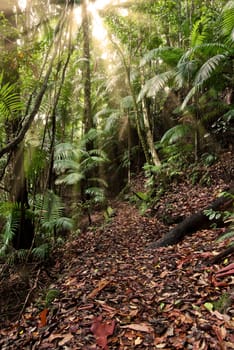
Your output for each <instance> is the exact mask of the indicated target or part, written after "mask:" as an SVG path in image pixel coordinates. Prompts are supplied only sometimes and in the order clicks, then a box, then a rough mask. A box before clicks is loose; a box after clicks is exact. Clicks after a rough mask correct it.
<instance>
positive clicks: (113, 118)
mask: <svg viewBox="0 0 234 350" xmlns="http://www.w3.org/2000/svg"><path fill="white" fill-rule="evenodd" d="M120 117H121V113H120V110H116V111H115V112H113V113H111V115H110V116H109V117H108V118H107V120H106V125H105V131H106V132H109V131H111V130H112V129H113V128H115V127H116V124H117V123H118V122H119V120H120Z"/></svg>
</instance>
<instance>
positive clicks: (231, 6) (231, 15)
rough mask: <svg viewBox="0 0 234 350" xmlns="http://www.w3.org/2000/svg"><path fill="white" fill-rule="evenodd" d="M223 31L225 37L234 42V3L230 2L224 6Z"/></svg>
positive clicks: (231, 0)
mask: <svg viewBox="0 0 234 350" xmlns="http://www.w3.org/2000/svg"><path fill="white" fill-rule="evenodd" d="M222 31H223V34H224V35H225V36H228V37H230V38H231V40H232V42H233V41H234V36H233V31H234V1H233V0H230V1H228V2H227V4H226V5H225V6H224V8H223V11H222Z"/></svg>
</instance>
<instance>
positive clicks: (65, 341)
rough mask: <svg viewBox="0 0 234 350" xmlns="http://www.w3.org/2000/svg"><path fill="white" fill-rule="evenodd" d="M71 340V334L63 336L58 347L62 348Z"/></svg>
mask: <svg viewBox="0 0 234 350" xmlns="http://www.w3.org/2000/svg"><path fill="white" fill-rule="evenodd" d="M72 339H73V335H72V334H71V333H67V334H63V339H62V340H60V341H59V342H58V345H59V346H63V345H65V344H66V343H68V342H69V341H70V340H72Z"/></svg>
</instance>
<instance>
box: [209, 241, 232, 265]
mask: <svg viewBox="0 0 234 350" xmlns="http://www.w3.org/2000/svg"><path fill="white" fill-rule="evenodd" d="M233 253H234V244H233V245H231V246H230V247H228V248H227V249H225V250H224V251H223V252H221V253H219V254H218V255H216V256H215V257H214V258H212V259H211V260H209V261H208V263H207V265H213V264H218V263H220V262H221V261H222V260H223V258H226V256H228V255H230V254H233Z"/></svg>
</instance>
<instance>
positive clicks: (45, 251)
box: [32, 243, 50, 261]
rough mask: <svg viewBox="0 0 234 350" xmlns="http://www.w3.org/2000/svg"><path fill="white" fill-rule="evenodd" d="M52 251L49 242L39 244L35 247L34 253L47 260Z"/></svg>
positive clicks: (38, 257)
mask: <svg viewBox="0 0 234 350" xmlns="http://www.w3.org/2000/svg"><path fill="white" fill-rule="evenodd" d="M49 253H50V246H49V244H48V243H44V244H41V245H39V246H38V247H35V248H33V250H32V255H33V256H34V257H35V258H36V259H39V260H41V261H43V260H46V258H47V257H48V256H49Z"/></svg>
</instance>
